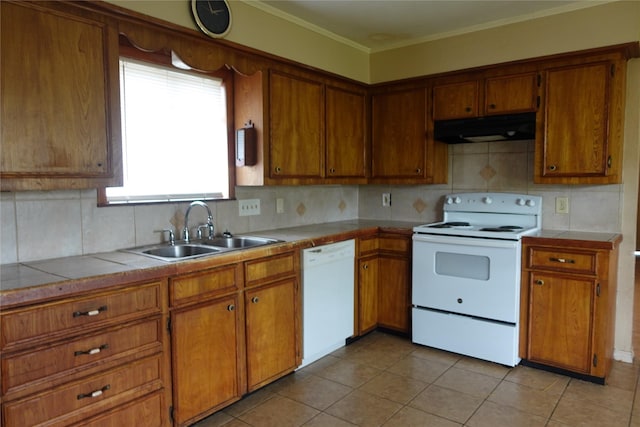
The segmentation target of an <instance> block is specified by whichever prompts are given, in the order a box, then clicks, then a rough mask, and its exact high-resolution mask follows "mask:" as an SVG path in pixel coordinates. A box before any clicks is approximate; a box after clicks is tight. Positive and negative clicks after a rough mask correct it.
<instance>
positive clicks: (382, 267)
mask: <svg viewBox="0 0 640 427" xmlns="http://www.w3.org/2000/svg"><path fill="white" fill-rule="evenodd" d="M409 266H410V262H409V260H408V259H407V258H404V257H398V256H389V255H380V258H379V259H378V325H379V326H382V327H385V328H390V329H394V330H397V331H398V332H404V333H408V332H409V315H410V309H409V308H410V300H409Z"/></svg>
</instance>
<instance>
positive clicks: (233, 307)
mask: <svg viewBox="0 0 640 427" xmlns="http://www.w3.org/2000/svg"><path fill="white" fill-rule="evenodd" d="M235 309H236V306H235V305H233V304H229V305H228V306H227V310H228V311H233V310H235Z"/></svg>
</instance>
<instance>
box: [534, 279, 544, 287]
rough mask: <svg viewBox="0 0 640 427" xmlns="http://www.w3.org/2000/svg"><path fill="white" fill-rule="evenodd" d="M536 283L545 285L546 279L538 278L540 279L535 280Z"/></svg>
mask: <svg viewBox="0 0 640 427" xmlns="http://www.w3.org/2000/svg"><path fill="white" fill-rule="evenodd" d="M535 284H536V285H538V286H542V285H544V280H540V279H538V280H536V281H535Z"/></svg>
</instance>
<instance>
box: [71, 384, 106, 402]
mask: <svg viewBox="0 0 640 427" xmlns="http://www.w3.org/2000/svg"><path fill="white" fill-rule="evenodd" d="M110 388H111V386H110V385H109V384H107V385H106V386H104V387H102V388H100V389H98V390H95V391H92V392H89V393H81V394H79V395H78V400H81V399H85V398H87V397H91V398H93V397H98V396H101V395H102V393H104V392H105V391H107V390H109V389H110Z"/></svg>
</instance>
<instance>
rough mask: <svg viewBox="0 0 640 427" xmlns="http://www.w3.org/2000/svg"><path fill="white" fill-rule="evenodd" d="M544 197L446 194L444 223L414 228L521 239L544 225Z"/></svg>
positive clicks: (443, 233)
mask: <svg viewBox="0 0 640 427" xmlns="http://www.w3.org/2000/svg"><path fill="white" fill-rule="evenodd" d="M541 213H542V198H541V197H539V196H531V195H527V194H511V193H459V194H450V195H447V196H445V199H444V207H443V214H444V219H443V221H442V222H436V223H432V224H424V225H420V226H417V227H414V229H413V231H414V232H415V233H420V234H438V235H451V236H468V237H483V238H495V239H509V240H519V239H520V237H522V236H525V235H529V234H534V233H536V232H537V231H539V230H540V228H541Z"/></svg>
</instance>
